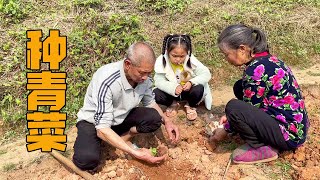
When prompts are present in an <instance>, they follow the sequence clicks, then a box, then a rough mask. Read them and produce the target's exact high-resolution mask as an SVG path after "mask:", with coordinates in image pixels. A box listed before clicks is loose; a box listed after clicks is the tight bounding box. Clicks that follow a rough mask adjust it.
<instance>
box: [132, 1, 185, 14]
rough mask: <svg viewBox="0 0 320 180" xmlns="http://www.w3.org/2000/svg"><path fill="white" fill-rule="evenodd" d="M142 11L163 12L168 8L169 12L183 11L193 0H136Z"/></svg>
mask: <svg viewBox="0 0 320 180" xmlns="http://www.w3.org/2000/svg"><path fill="white" fill-rule="evenodd" d="M136 2H137V4H138V8H139V10H141V11H148V12H152V11H154V12H163V11H164V10H168V12H169V14H171V15H173V14H175V13H181V12H183V11H184V10H185V8H186V7H187V5H188V4H190V3H191V0H183V1H181V0H180V1H179V0H136Z"/></svg>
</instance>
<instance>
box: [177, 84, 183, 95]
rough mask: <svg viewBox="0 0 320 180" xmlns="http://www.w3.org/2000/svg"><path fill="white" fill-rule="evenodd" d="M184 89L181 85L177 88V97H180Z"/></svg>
mask: <svg viewBox="0 0 320 180" xmlns="http://www.w3.org/2000/svg"><path fill="white" fill-rule="evenodd" d="M182 90H183V88H182V86H181V85H179V86H178V87H177V88H176V95H180V94H181V92H182Z"/></svg>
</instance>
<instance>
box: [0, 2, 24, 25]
mask: <svg viewBox="0 0 320 180" xmlns="http://www.w3.org/2000/svg"><path fill="white" fill-rule="evenodd" d="M0 14H2V15H4V16H6V17H7V18H11V20H13V21H14V20H15V19H16V20H19V19H22V18H24V17H25V16H26V12H25V9H24V8H23V7H22V6H21V3H20V2H19V0H0Z"/></svg>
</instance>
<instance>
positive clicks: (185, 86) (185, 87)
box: [183, 81, 192, 91]
mask: <svg viewBox="0 0 320 180" xmlns="http://www.w3.org/2000/svg"><path fill="white" fill-rule="evenodd" d="M191 87H192V84H191V82H190V81H188V82H187V83H186V84H184V86H183V91H189V90H190V89H191Z"/></svg>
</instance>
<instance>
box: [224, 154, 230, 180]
mask: <svg viewBox="0 0 320 180" xmlns="http://www.w3.org/2000/svg"><path fill="white" fill-rule="evenodd" d="M231 159H232V158H231V156H230V158H229V162H228V165H227V167H226V169H225V170H224V174H223V178H222V180H224V179H225V178H226V175H227V172H228V169H229V167H230V164H231Z"/></svg>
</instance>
